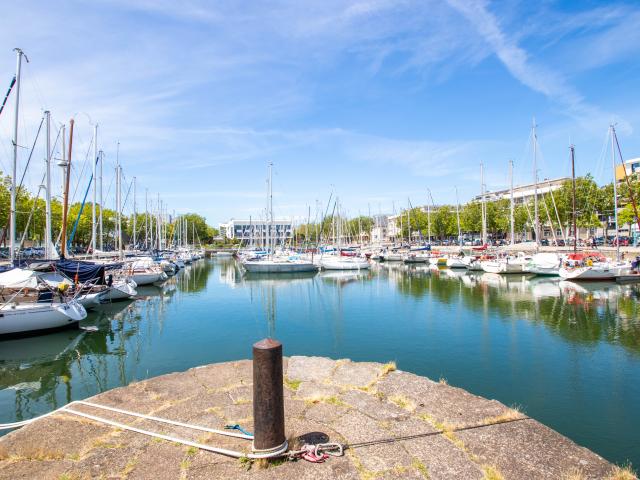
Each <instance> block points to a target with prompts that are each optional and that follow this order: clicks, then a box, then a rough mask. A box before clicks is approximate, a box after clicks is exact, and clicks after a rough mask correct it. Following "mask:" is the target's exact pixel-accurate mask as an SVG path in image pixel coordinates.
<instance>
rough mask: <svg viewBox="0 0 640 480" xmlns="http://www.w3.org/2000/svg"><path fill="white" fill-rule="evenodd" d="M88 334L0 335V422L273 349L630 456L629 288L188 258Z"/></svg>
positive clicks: (636, 400)
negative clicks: (430, 385)
mask: <svg viewBox="0 0 640 480" xmlns="http://www.w3.org/2000/svg"><path fill="white" fill-rule="evenodd" d="M82 325H83V326H84V327H88V326H96V327H98V330H97V331H95V332H91V331H83V330H80V331H77V330H75V331H65V332H60V333H54V334H49V335H42V336H38V337H32V338H25V339H16V340H4V341H0V423H5V422H11V421H14V420H22V419H27V418H31V417H34V416H37V415H41V414H43V413H46V412H48V411H50V410H52V409H55V408H58V407H60V406H62V405H64V404H65V403H67V402H69V401H72V400H76V399H82V398H86V397H89V396H92V395H95V394H97V393H100V392H103V391H105V390H108V389H111V388H114V387H117V386H121V385H126V384H129V383H131V382H134V381H137V380H143V379H145V378H149V377H153V376H156V375H161V374H164V373H168V372H174V371H182V370H186V369H188V368H191V367H194V366H197V365H203V364H208V363H215V362H222V361H229V360H237V359H244V358H250V356H251V345H252V343H253V342H255V341H256V340H258V339H261V338H263V337H265V336H268V335H270V336H274V337H275V338H278V339H279V340H281V341H282V342H283V344H284V350H285V355H289V356H290V355H319V356H327V357H332V358H351V359H353V360H357V361H369V360H370V361H378V362H387V361H395V362H396V363H397V365H398V368H400V369H402V370H406V371H410V372H414V373H417V374H419V375H424V376H427V377H430V378H432V379H434V380H438V379H441V378H442V379H446V381H447V382H448V383H449V384H451V385H455V386H458V387H461V388H464V389H466V390H469V391H470V392H472V393H475V394H478V395H481V396H484V397H487V398H495V399H497V400H499V401H501V402H503V403H505V404H507V405H517V406H519V407H521V408H522V409H523V410H524V412H525V413H527V414H528V415H530V416H532V417H534V418H536V419H537V420H539V421H541V422H542V423H544V424H546V425H548V426H549V427H551V428H553V429H555V430H557V431H559V432H561V433H562V434H564V435H566V436H568V437H569V438H571V439H572V440H574V441H576V442H577V443H579V444H581V445H583V446H585V447H588V448H590V449H592V450H594V451H595V452H597V453H599V454H601V455H602V456H604V457H605V458H607V459H608V460H610V461H613V462H617V463H624V462H626V461H630V462H632V464H633V465H634V466H636V467H637V466H640V448H638V441H639V437H638V427H640V286H637V285H624V286H621V285H617V284H615V283H589V284H576V283H571V282H565V281H560V280H559V279H557V278H556V279H554V278H541V277H531V276H522V275H510V276H500V275H496V274H486V273H484V274H483V273H477V274H476V273H468V272H466V271H460V272H457V271H451V270H433V269H430V268H429V267H427V266H411V267H410V266H405V265H403V264H401V263H393V264H392V263H387V264H384V263H383V264H375V265H374V267H373V268H372V269H371V270H370V271H363V272H359V273H358V272H340V271H334V272H322V273H319V274H309V275H297V276H291V275H284V276H273V275H260V276H248V275H243V274H242V272H241V270H240V269H239V267H238V265H237V264H236V262H235V261H234V260H233V259H218V260H200V261H198V262H195V263H194V264H192V265H190V266H188V267H187V268H185V269H184V270H183V271H181V272H180V273H179V274H178V275H177V276H176V277H173V278H171V279H169V280H168V281H167V282H165V284H164V285H162V286H161V287H155V286H151V287H140V288H139V289H138V298H137V299H136V300H135V301H130V302H124V303H122V302H120V303H113V304H109V305H103V306H100V307H99V308H98V309H96V310H95V311H93V312H91V313H90V314H89V316H88V318H87V319H86V320H85V321H84V322H82Z"/></svg>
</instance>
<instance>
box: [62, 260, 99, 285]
mask: <svg viewBox="0 0 640 480" xmlns="http://www.w3.org/2000/svg"><path fill="white" fill-rule="evenodd" d="M55 268H56V270H58V271H59V272H61V273H62V274H64V275H66V276H67V277H69V278H70V279H72V280H76V279H77V281H78V282H80V283H85V282H89V281H90V282H92V283H96V284H98V285H104V283H105V278H104V276H105V275H104V271H105V266H104V265H99V264H95V263H91V262H79V261H74V260H59V261H57V262H56V263H55Z"/></svg>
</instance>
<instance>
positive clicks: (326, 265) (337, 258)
mask: <svg viewBox="0 0 640 480" xmlns="http://www.w3.org/2000/svg"><path fill="white" fill-rule="evenodd" d="M336 202H337V200H336ZM338 205H339V204H338ZM333 221H334V222H335V223H336V235H337V241H338V242H337V243H338V248H337V249H336V251H335V252H333V253H332V254H329V255H324V254H323V255H322V257H321V258H320V266H321V267H322V268H323V269H324V270H366V269H368V268H369V267H370V264H369V260H367V259H366V258H363V257H358V256H355V255H349V256H346V255H343V252H342V238H343V235H342V219H341V218H340V215H339V210H338V216H337V218H336V216H334V217H333Z"/></svg>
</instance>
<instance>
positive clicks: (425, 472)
mask: <svg viewBox="0 0 640 480" xmlns="http://www.w3.org/2000/svg"><path fill="white" fill-rule="evenodd" d="M411 466H412V467H413V468H415V469H416V470H417V471H418V472H420V475H422V476H423V477H424V478H425V479H427V480H428V479H429V470H427V467H426V466H425V464H424V463H422V462H421V461H420V460H418V459H417V458H414V459H413V460H412V461H411Z"/></svg>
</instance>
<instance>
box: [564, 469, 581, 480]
mask: <svg viewBox="0 0 640 480" xmlns="http://www.w3.org/2000/svg"><path fill="white" fill-rule="evenodd" d="M562 480H584V474H583V473H582V470H580V469H579V468H572V469H571V470H569V471H568V472H567V473H565V474H564V475H563V476H562Z"/></svg>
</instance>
